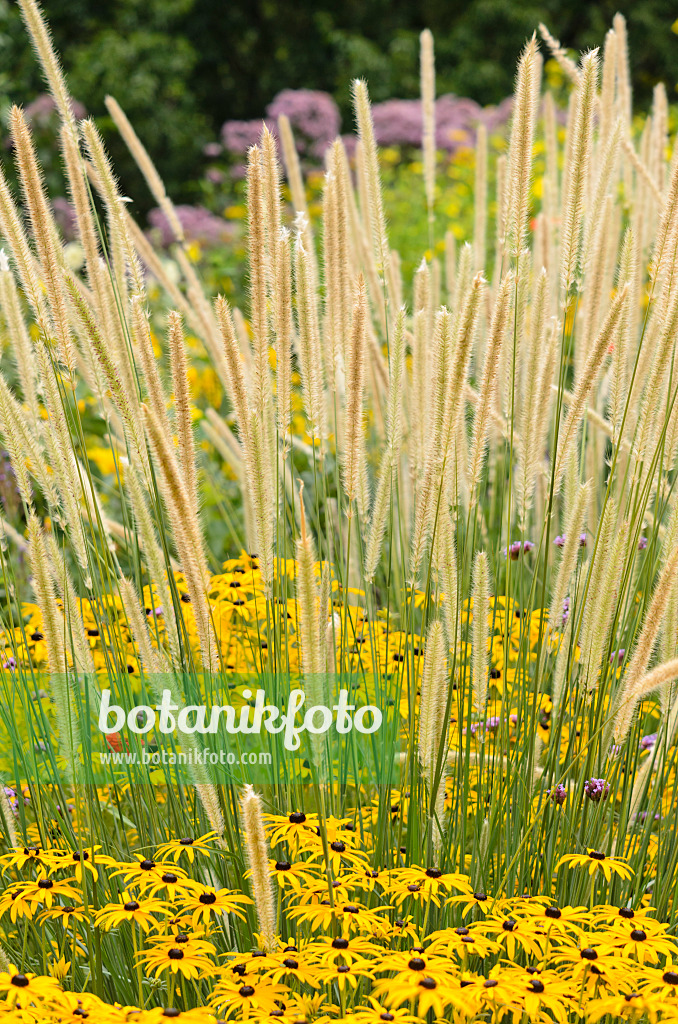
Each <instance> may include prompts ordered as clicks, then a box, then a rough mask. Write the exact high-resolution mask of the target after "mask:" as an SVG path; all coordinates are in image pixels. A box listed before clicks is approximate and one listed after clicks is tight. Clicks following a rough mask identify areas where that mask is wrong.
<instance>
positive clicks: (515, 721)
mask: <svg viewBox="0 0 678 1024" xmlns="http://www.w3.org/2000/svg"><path fill="white" fill-rule="evenodd" d="M509 722H510V723H511V725H517V724H518V716H517V715H509Z"/></svg>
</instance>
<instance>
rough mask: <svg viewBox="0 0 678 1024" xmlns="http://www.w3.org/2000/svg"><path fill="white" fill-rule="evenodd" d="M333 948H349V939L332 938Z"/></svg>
mask: <svg viewBox="0 0 678 1024" xmlns="http://www.w3.org/2000/svg"><path fill="white" fill-rule="evenodd" d="M332 949H348V939H342V938H338V939H332Z"/></svg>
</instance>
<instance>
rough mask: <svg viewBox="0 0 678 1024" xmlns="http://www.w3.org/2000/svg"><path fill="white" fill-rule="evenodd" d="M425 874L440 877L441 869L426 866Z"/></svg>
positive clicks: (430, 876)
mask: <svg viewBox="0 0 678 1024" xmlns="http://www.w3.org/2000/svg"><path fill="white" fill-rule="evenodd" d="M426 874H427V876H428V877H429V878H440V876H441V875H442V871H441V870H440V868H426Z"/></svg>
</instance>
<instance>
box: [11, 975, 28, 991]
mask: <svg viewBox="0 0 678 1024" xmlns="http://www.w3.org/2000/svg"><path fill="white" fill-rule="evenodd" d="M12 984H13V985H16V987H17V988H26V985H28V978H27V977H26V975H25V974H15V975H13V977H12Z"/></svg>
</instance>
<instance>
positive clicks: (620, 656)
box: [610, 647, 626, 665]
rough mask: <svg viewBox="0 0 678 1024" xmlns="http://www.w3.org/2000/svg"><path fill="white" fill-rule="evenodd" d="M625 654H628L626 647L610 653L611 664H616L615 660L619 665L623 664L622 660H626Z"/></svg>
mask: <svg viewBox="0 0 678 1024" xmlns="http://www.w3.org/2000/svg"><path fill="white" fill-rule="evenodd" d="M625 654H626V648H625V647H620V648H619V650H618V651H613V652H612V654H611V655H610V665H614V663H615V661H616V662H617V664H618V665H621V663H622V661H623V660H624V655H625Z"/></svg>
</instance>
